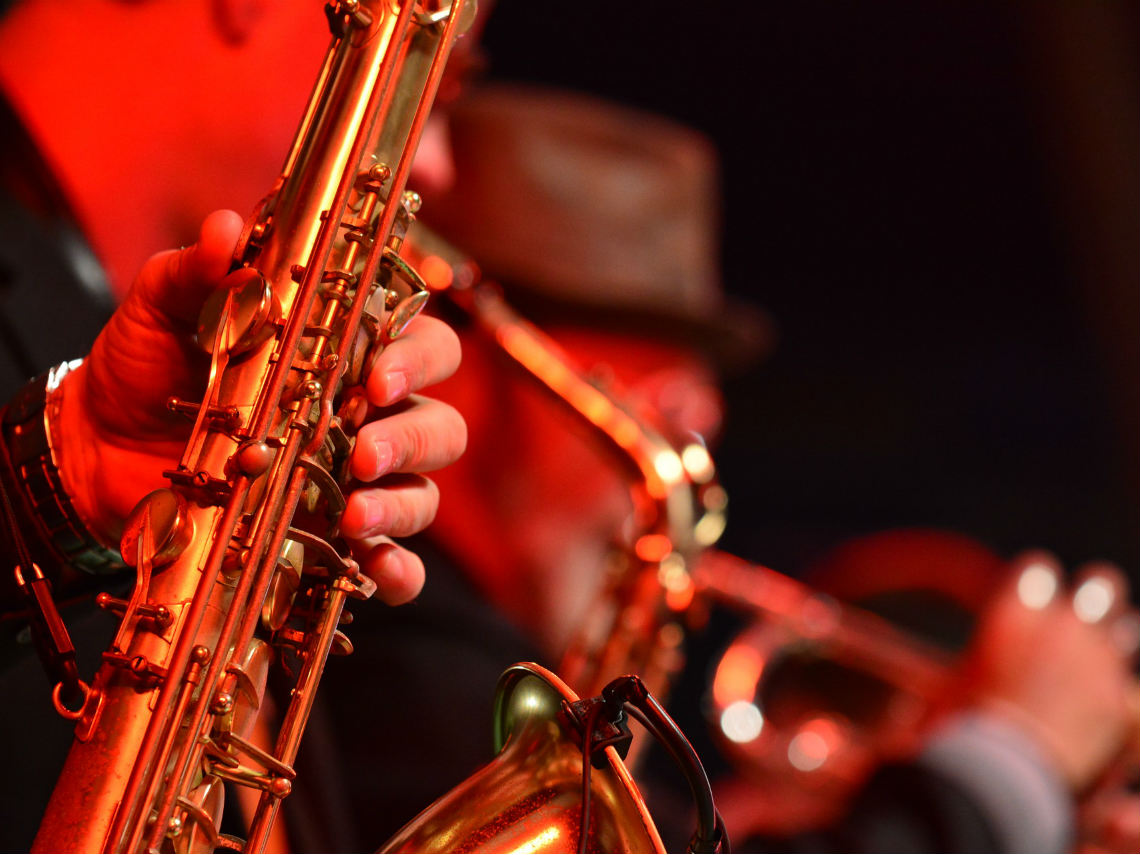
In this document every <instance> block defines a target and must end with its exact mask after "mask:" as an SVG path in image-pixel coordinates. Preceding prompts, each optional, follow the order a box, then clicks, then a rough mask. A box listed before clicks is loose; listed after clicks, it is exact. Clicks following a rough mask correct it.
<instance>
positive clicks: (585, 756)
mask: <svg viewBox="0 0 1140 855" xmlns="http://www.w3.org/2000/svg"><path fill="white" fill-rule="evenodd" d="M602 709H603V705H602V704H595V705H594V706H593V707H591V709H590V713H589V715H587V716H586V726H585V729H584V731H583V733H582V818H581V823H580V825H579V827H578V852H579V853H580V855H581V853H584V852H585V851H586V844H587V842H588V839H589V834H590V797H591V792H590V774H591V770H592V769H593V768H594V758H593V751H594V746H593V741H594V728H595V727H596V726H597V724H598V717H599V716H600V715H601V714H602Z"/></svg>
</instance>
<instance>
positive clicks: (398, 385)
mask: <svg viewBox="0 0 1140 855" xmlns="http://www.w3.org/2000/svg"><path fill="white" fill-rule="evenodd" d="M408 385H409V384H408V375H407V374H405V373H404V372H403V371H390V372H389V373H387V374H385V375H384V389H385V390H386V391H387V394H386V395H385V396H384V402H383V406H387V405H388V404H394V403H396V402H397V401H399V400H401V399H403V398H405V397H407V395H408Z"/></svg>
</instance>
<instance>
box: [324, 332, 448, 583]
mask: <svg viewBox="0 0 1140 855" xmlns="http://www.w3.org/2000/svg"><path fill="white" fill-rule="evenodd" d="M458 367H459V339H458V337H457V336H456V335H455V333H454V332H453V331H452V329H451V327H449V326H447V325H446V324H445V323H443V322H442V321H440V320H437V319H436V318H432V317H428V316H424V315H421V316H419V317H417V318H416V319H415V320H414V321H412V323H411V324H410V325H409V326H408V328H407V329H406V330H405V331H404V333H403V335H401V336H400V338H398V339H396V341H394V342H393V343H392V344H390V345H389V346H388V347H387V348H386V349H385V350H384V351H382V352H381V354H380V356H379V357H378V358H377V359H376V361H375V362H374V363H373V365H372V370H371V373H370V374H369V376H368V379H367V383H366V385H365V389H364V392H365V395H366V398H367V402H368V404H370V405H371V407H370V408H369V409H372V408H376V407H389V408H390V410H389V411H388V414H387V415H386V416H385V417H384V418H381V419H378V420H374V421H370V422H368V423H367V424H365V425H364V426H363V427H362V428H361V429H360V431H359V433H358V434H357V437H356V448H355V450H354V451H353V454H352V461H351V464H350V469H351V472H352V475H353V477H355V478H356V479H357V480H358V481H360V482H361V484H362V485H363V486H361V487H360V488H359V489H357V490H355V491H354V492H353V493H352V495H351V496H350V497H349V500H348V507H347V508H346V509H345V512H344V516H343V518H342V519H341V533H342V534H343V535H345V537H347V538H349V539H350V540H351V541H352V543H353V549H354V552H355V553H356V555H357V557H358V558H359V559H360V562H361V566H362V567H363V569H364V571H365V572H366V573H368V575H369V576H371V577H372V578H373V579H375V580H376V582H377V584H378V586H379V590H378V595H379V596H380V597H382V598H383V599H384V600H385V602H388V603H390V604H392V605H398V604H399V603H403V602H407V601H408V600H410V599H412V598H413V597H415V596H416V595H417V594H418V593H419V592H420V589H421V588H422V587H423V584H424V566H423V563H422V562H421V561H420V559H419V556H417V555H416V554H415V553H412V552H409V551H408V550H406V549H402V548H401V547H399V546H397V545H396V544H393V543H392V542H391V541H390V540H389V539H388V537H387V536H388V535H390V536H393V537H400V536H405V535H409V534H415V533H416V532H417V531H421V530H422V529H424V528H425V527H426V526H427V525H428V524H429V523H431V521H432V520H433V519H434V518H435V512H436V509H437V508H438V507H439V490H438V489H437V488H436V486H435V484H434V483H433V482H432V481H431V480H430V479H428V478H425V477H424V476H423V475H421V474H419V473H422V472H430V471H431V470H433V469H439V468H440V467H442V466H446V465H447V464H449V463H451V462H453V461H454V460H456V459H457V458H458V457H459V455H460V454H462V453H463V450H464V447H465V446H466V444H467V425H466V423H465V422H464V421H463V417H462V416H460V415H459V412H458V411H457V410H456V409H455V408H454V407H452V406H450V405H448V404H444V403H443V402H442V401H436V400H433V399H431V398H424V397H421V396H419V395H416V394H414V393H415V392H416V391H418V390H419V389H422V388H424V387H425V386H430V385H431V384H433V383H438V382H440V381H442V380H445V379H447V378H448V377H450V376H451V375H452V373H454V371H455V369H456V368H458ZM383 412H384V411H383V410H381V413H383Z"/></svg>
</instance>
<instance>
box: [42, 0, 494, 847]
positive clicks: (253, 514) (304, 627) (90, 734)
mask: <svg viewBox="0 0 1140 855" xmlns="http://www.w3.org/2000/svg"><path fill="white" fill-rule="evenodd" d="M326 14H327V18H328V24H329V27H330V29H331V30H332V42H331V46H330V48H329V51H328V54H327V57H326V59H325V61H324V64H323V67H322V68H321V70H320V75H319V78H318V80H317V84H316V87H315V89H314V91H313V95H312V97H311V100H310V102H309V105H308V108H307V110H306V113H305V115H304V117H303V119H302V122H301V125H300V128H299V130H298V133H297V136H296V139H295V142H294V143H293V146H292V149H291V150H290V152H289V154H288V156H287V158H286V161H285V165H284V168H283V171H282V175H281V177H280V179H279V181H278V182H277V184H276V186H275V187H274V188H273V189H272V191H271V192H270V194H269V195H268V196H267V197H266V199H265V200H264V201H263V202H262V203H261V205H260V206H259V208H258V210H257V211H256V212H255V213H254V215H253V216H252V217H251V218H250V220H249V221H248V222H247V225H246V229H245V232H244V234H243V237H242V240H241V242H240V243H239V247H238V250H237V252H236V254H235V265H234V272H233V273H231V275H230V276H231V282H230V284H231V285H232V287H231V288H229V289H224V290H222V291H221V292H219V294H218V295H217V298H216V299H214V300H212V301H211V302H209V303H208V304H207V306H206V308H205V309H204V310H203V313H202V318H201V321H200V327H199V343H200V344H201V345H202V347H203V348H204V349H205V350H206V351H208V352H209V353H210V356H211V366H210V376H209V385H208V388H207V389H206V391H205V394H204V397H203V400H202V401H201V402H200V403H190V402H184V401H180V400H176V399H172V400H170V401H169V406H170V408H171V409H172V410H173V411H175V412H179V413H183V414H184V415H186V417H187V418H188V419H189V420H191V421H192V422H193V428H192V430H191V433H190V438H189V441H188V443H187V445H186V449H185V452H184V453H183V455H182V458H181V461H180V462H179V464H178V466H177V467H176V468H174V469H171V470H170V471H168V472H166V473H165V474H166V476H167V477H168V479H169V480H170V487H168V488H165V489H161V490H158V491H156V492H154V493H152V494H150V495H149V496H147V497H145V498H144V499H143V500H142V501H141V502H140V504H139V505H138V506H137V507H136V509H135V511H134V512H133V514H132V516H131V519H130V520H129V521H128V524H127V528H126V533H125V535H124V537H123V542H122V551H123V554H124V557H125V560H126V561H127V562H128V563H129V564H131V565H133V566H134V567H135V568H136V571H137V578H136V584H135V587H134V591H133V593H132V594H131V596H130V598H129V599H127V600H116V599H115V598H113V597H110V596H107V595H101V596H100V598H99V600H98V603H99V605H100V606H101V607H103V608H104V609H106V610H107V611H110V612H112V613H114V614H115V615H117V616H118V617H119V620H120V624H119V629H118V633H117V635H116V637H115V639H114V642H113V643H112V646H111V648H110V649H109V650H107V651H106V652H105V653H104V654H103V662H102V665H101V667H100V668H99V670H98V672H97V675H96V676H95V678H94V680H93V682H92V684H91V685H90V686H89V687H88V686H85V685H84V686H83V687H82V688H83V695H84V699H83V702H82V705H81V706H80V707H79V708H78V709H68V708H67V707H66V706H64V705H63V704H62V703H61V702H60V701H59V699H58V698H57V708H58V709H59V711H60V712H61V713H62V714H64V715H66V716H67V717H69V718H72V719H74V720H75V722H76V730H75V743H74V746H73V748H72V750H71V753H70V755H69V757H68V760H67V765H66V767H65V769H64V772H63V775H62V777H61V778H60V780H59V783H58V785H57V787H56V789H55V791H54V794H53V796H52V799H51V803H50V805H49V807H48V809H47V812H46V814H45V816H44V819H43V823H42V826H41V828H40V832H39V835H38V836H37V838H36V842H35V848H36V849H37V850H38V851H57V852H59V851H63V852H75V851H84V852H94V851H101V852H124V851H131V852H134V851H152V852H156V851H177V852H212V851H214V850H215V849H217V848H223V849H234V850H243V851H261V850H262V849H264V848H265V846H266V844H267V840H268V839H269V835H270V830H271V828H272V825H273V822H274V818H275V817H276V815H277V812H278V808H279V806H280V803H281V800H282V799H283V798H284V797H285V796H286V795H288V793H289V792H290V790H291V787H292V780H293V778H294V776H295V773H294V769H293V762H294V758H295V756H296V753H297V748H298V744H299V742H300V739H301V735H302V732H303V731H304V728H305V724H306V721H307V719H308V716H309V712H310V709H311V705H312V703H313V698H314V693H315V691H316V689H317V684H318V682H319V680H320V678H321V674H322V672H323V670H324V665H325V661H326V658H327V656H328V655H329V653H330V652H331V653H348V652H350V651H351V644H350V643H349V641H348V639H347V638H346V637H345V636H344V635H343V634H342V633H341V632H340V630H339V629H338V623H340V621H341V616H342V610H343V608H344V605H345V601H346V600H347V599H349V598H355V599H363V598H367V597H368V596H369V595H370V594H371V593H372V591H373V589H374V587H375V585H374V583H372V582H371V581H370V580H368V579H367V577H365V576H364V575H363V574H362V573H361V572H360V569H359V567H358V566H357V564H356V563H355V562H354V561H353V560H352V559H351V558H350V557H348V551H347V547H346V546H345V544H344V543H343V542H342V541H340V539H339V537H338V534H337V528H338V522H339V519H340V514H341V512H342V511H343V508H344V503H345V500H344V495H343V493H342V489H341V484H343V483H344V481H345V472H344V469H345V464H346V461H347V458H348V455H349V453H350V451H351V448H352V444H353V438H352V436H351V434H352V432H353V427H352V424H351V421H350V420H349V419H347V418H342V414H343V410H340V411H338V409H337V408H338V406H341V407H343V406H348V405H351V400H349V401H347V402H344V401H341V398H340V393H341V391H342V390H343V389H345V388H347V387H351V386H353V385H355V384H358V383H359V382H360V380H361V374H362V372H363V370H364V366H365V364H366V361H367V358H368V356H369V354H370V353H371V352H374V348H378V347H382V346H384V345H385V344H386V343H387V342H389V341H391V340H392V339H393V338H395V337H396V336H398V335H399V334H400V332H401V330H402V329H403V327H404V326H405V325H406V324H407V322H408V321H409V320H411V318H412V317H413V316H414V315H415V314H416V312H418V310H419V309H420V308H421V307H422V306H423V303H424V301H425V299H426V297H427V294H426V292H425V291H424V289H423V288H422V284H421V281H420V278H419V276H418V274H417V273H416V272H415V271H414V270H413V269H412V268H411V267H409V266H408V265H407V263H406V262H405V261H404V260H403V259H402V258H401V257H400V255H399V251H400V248H401V245H402V242H403V238H404V236H405V233H406V231H407V229H408V227H409V226H410V224H411V223H412V221H413V219H414V214H415V212H416V210H417V208H418V205H419V200H418V197H417V196H416V194H414V193H412V192H410V191H406V190H405V186H406V182H407V179H408V175H409V172H410V170H411V165H412V158H413V154H414V152H415V149H416V146H417V143H418V141H419V138H420V135H421V132H422V130H423V127H424V123H425V122H426V120H427V117H428V112H429V110H430V108H431V105H432V102H433V100H434V98H435V93H436V90H437V88H438V86H439V84H440V80H441V77H442V74H443V70H444V65H445V63H446V60H447V57H448V54H449V51H450V49H451V46H452V44H453V42H454V40H455V38H456V37H457V35H458V34H459V33H460V32H462V31H463V30H464V29H465V28H466V27H467V26H469V24H470V22H471V18H472V17H473V14H474V3H467V2H465V0H452V2H450V3H429V2H391V0H383V2H381V0H334V2H332V3H330V4H329V5H328V7H327V9H326ZM345 397H346V398H350V395H347V396H345ZM274 660H280V661H281V662H283V663H284V664H285V670H286V673H287V675H288V676H289V677H290V678H291V685H292V689H291V691H290V692H289V694H288V696H287V702H286V703H285V706H284V708H283V709H282V710H280V711H279V712H280V716H279V719H278V721H279V727H277V733H276V737H275V738H274V739H272V740H271V742H270V744H255V743H254V742H253V741H252V736H251V734H252V733H253V732H254V731H255V729H257V728H258V727H259V728H260V729H262V730H266V729H268V728H270V727H274V726H275V725H276V723H275V722H269V721H266V720H265V716H264V712H265V707H266V706H267V703H266V701H267V698H266V697H265V685H266V678H267V672H268V670H269V668H270V665H271V663H272V662H273V661H274ZM226 782H230V783H232V784H236V785H238V786H239V787H241V788H245V789H246V790H247V791H250V792H252V793H253V794H254V795H255V797H257V799H258V800H257V806H256V809H255V810H253V812H252V814H253V815H252V819H251V821H250V823H249V831H248V839H247V840H244V841H242V840H240V839H236V838H232V837H229V836H227V835H223V834H221V833H220V831H219V827H220V822H221V815H222V810H223V803H224V793H223V785H224V784H225V783H226Z"/></svg>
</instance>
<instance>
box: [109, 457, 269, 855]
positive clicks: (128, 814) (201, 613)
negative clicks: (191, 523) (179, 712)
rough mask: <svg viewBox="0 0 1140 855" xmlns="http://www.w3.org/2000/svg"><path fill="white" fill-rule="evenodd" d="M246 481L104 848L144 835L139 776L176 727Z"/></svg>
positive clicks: (233, 501) (189, 614)
mask: <svg viewBox="0 0 1140 855" xmlns="http://www.w3.org/2000/svg"><path fill="white" fill-rule="evenodd" d="M249 486H250V481H249V479H248V478H245V477H239V478H238V479H237V480H236V481H235V482H234V485H233V492H232V493H231V495H230V501H229V503H228V504H227V505H226V509H225V511H224V512H223V517H222V519H221V521H220V522H219V524H218V532H219V536H218V537H217V538H216V539H215V540H214V543H213V545H212V546H211V547H210V553H209V556H208V558H207V560H206V565H205V568H204V569H203V572H202V578H201V581H200V582H199V583H198V585H197V587H196V588H195V590H194V596H193V598H192V599H191V601H190V606H189V608H188V609H187V610H186V616H185V618H184V623H183V626H184V628H185V631H184V632H182V633H181V634H180V635H179V637H178V641H177V642H176V643H175V645H174V650H173V651H172V653H171V656H170V664H169V665H168V666H167V672H168V674H169V675H170V676H169V677H168V679H166V680H165V681H164V682H163V684H162V688H161V689H160V690H159V695H158V700H157V701H156V702H155V706H154V714H153V715H152V716H151V719H150V721H149V722H148V723H147V727H146V732H145V734H144V735H143V739H142V742H141V744H140V745H139V750H138V756H137V758H136V760H135V762H134V765H133V766H132V768H131V774H130V777H129V778H128V779H127V785H126V787H125V788H124V790H123V797H122V799H121V800H120V802H119V807H118V809H117V810H116V811H115V819H114V821H113V822H112V823H111V828H110V830H109V831H108V833H107V837H106V840H105V841H104V845H105V848H107V849H111V850H114V851H122V850H123V849H135V848H136V847H137V844H138V840H139V838H140V837H141V835H142V826H141V823H138V822H137V821H136V820H137V817H138V812H139V809H140V801H141V800H140V792H141V790H142V788H143V782H144V779H145V778H146V775H147V773H148V772H149V771H150V770H151V769H152V768H153V761H154V757H155V754H156V753H157V751H158V749H159V746H160V745H168V744H170V743H171V742H172V740H170V739H169V738H167V735H168V733H169V732H170V730H171V728H172V727H177V723H178V721H179V720H180V719H179V718H175V717H174V715H173V714H174V709H175V706H176V705H177V704H178V702H179V700H178V699H179V696H180V693H181V692H182V691H183V690H182V688H181V687H182V685H183V681H182V678H183V675H184V674H185V673H186V669H187V667H188V666H189V665H190V663H191V661H192V660H193V659H194V657H195V655H196V654H197V651H198V650H200V649H201V646H200V645H199V644H198V643H197V641H196V638H197V635H198V631H199V629H200V628H201V625H202V619H203V618H204V617H205V614H206V607H207V605H208V604H209V602H210V595H211V593H212V592H213V587H214V579H215V578H216V577H217V574H218V571H219V570H220V569H221V566H222V561H223V559H224V558H225V554H226V547H227V545H228V543H229V539H230V537H232V536H233V532H234V530H235V529H236V528H237V523H238V520H239V519H240V517H241V513H242V506H243V505H244V504H245V499H246V496H247V494H248V493H249ZM155 777H157V776H152V785H153V783H154V778H155ZM149 789H150V788H149V787H148V790H149ZM148 803H149V801H148ZM128 827H133V829H134V830H133V832H132V833H131V835H130V838H129V839H128V840H127V841H126V842H125V843H124V837H125V836H126V834H127V829H128Z"/></svg>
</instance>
